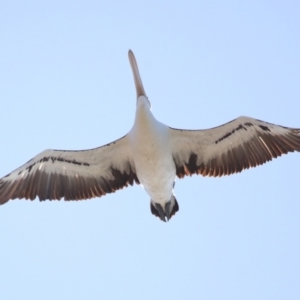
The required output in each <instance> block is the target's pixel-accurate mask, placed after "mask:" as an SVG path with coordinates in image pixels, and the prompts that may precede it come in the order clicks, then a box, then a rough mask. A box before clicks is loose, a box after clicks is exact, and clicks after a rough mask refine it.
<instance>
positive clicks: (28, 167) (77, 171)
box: [0, 136, 139, 204]
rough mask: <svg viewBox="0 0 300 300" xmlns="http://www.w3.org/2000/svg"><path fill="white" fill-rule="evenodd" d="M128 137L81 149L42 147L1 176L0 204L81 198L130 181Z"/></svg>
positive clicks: (132, 174) (132, 170)
mask: <svg viewBox="0 0 300 300" xmlns="http://www.w3.org/2000/svg"><path fill="white" fill-rule="evenodd" d="M134 182H136V183H139V181H138V178H137V176H136V173H135V167H134V164H133V161H132V157H131V152H130V150H129V147H128V138H127V136H124V137H123V138H121V139H119V140H117V141H114V142H112V143H110V144H107V145H105V146H102V147H99V148H95V149H90V150H83V151H63V150H45V151H43V152H42V153H40V154H38V155H37V156H36V157H34V158H33V159H31V160H30V161H28V162H27V163H26V164H24V165H23V166H21V167H20V168H18V169H16V170H15V171H13V172H11V173H10V174H8V175H6V176H5V177H3V178H1V179H0V204H4V203H6V202H7V201H8V200H10V199H16V198H20V199H21V198H25V199H31V200H33V199H35V198H36V197H37V196H38V197H39V199H40V200H46V199H49V200H55V199H56V200H60V199H61V198H64V199H65V200H83V199H89V198H94V197H101V196H103V195H105V194H106V193H113V192H115V191H116V190H118V189H121V188H123V187H125V186H128V185H133V183H134Z"/></svg>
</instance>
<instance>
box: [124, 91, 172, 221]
mask: <svg viewBox="0 0 300 300" xmlns="http://www.w3.org/2000/svg"><path fill="white" fill-rule="evenodd" d="M128 138H129V140H130V145H131V151H132V154H133V157H134V164H135V169H136V173H137V174H138V178H139V181H140V183H141V184H142V185H143V186H144V188H145V190H146V192H147V193H148V194H149V195H150V197H151V203H152V204H153V205H155V204H159V205H160V206H158V207H162V208H164V207H165V204H166V203H167V202H169V201H170V199H171V197H172V194H173V192H172V191H173V185H174V181H175V176H176V167H175V163H174V160H173V157H172V147H171V143H170V136H169V128H168V127H167V126H166V125H164V124H162V123H160V122H158V121H157V120H156V119H155V118H154V116H153V115H152V113H151V111H150V103H149V101H148V99H147V98H146V97H145V96H139V98H138V100H137V109H136V116H135V121H134V125H133V127H132V129H131V131H130V132H129V133H128ZM169 218H170V216H169Z"/></svg>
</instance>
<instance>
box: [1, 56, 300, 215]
mask: <svg viewBox="0 0 300 300" xmlns="http://www.w3.org/2000/svg"><path fill="white" fill-rule="evenodd" d="M129 60H130V64H131V68H132V71H133V76H134V81H135V87H136V92H137V103H136V115H135V120H134V124H133V127H132V129H131V130H130V131H129V132H128V134H127V135H125V136H124V137H122V138H120V139H119V140H116V141H114V142H112V143H110V144H107V145H104V146H102V147H99V148H95V149H90V150H82V151H67V150H45V151H43V152H42V153H40V154H38V155H37V156H35V157H34V158H33V159H31V160H29V161H28V162H27V163H26V164H24V165H23V166H21V167H19V168H18V169H16V170H14V171H13V172H11V173H9V174H8V175H6V176H4V177H3V178H1V179H0V204H4V203H6V202H7V201H9V200H10V199H16V198H19V199H21V198H25V199H31V200H33V199H35V198H36V197H39V199H40V200H41V201H42V200H46V199H49V200H55V199H56V200H60V199H62V198H64V199H65V200H83V199H89V198H94V197H101V196H103V195H105V194H106V193H112V192H115V191H116V190H118V189H121V188H123V187H126V186H128V185H133V183H134V182H135V183H141V184H142V185H143V186H144V188H145V190H146V192H147V193H148V194H149V196H150V199H151V200H150V208H151V212H152V214H154V215H155V216H157V217H159V218H160V219H161V220H162V221H166V220H169V219H170V218H171V217H172V216H173V215H174V214H175V213H176V212H177V211H178V210H179V206H178V203H177V200H176V198H175V197H174V194H173V188H174V182H175V178H176V177H178V178H182V177H184V176H186V175H192V174H201V175H203V176H223V175H230V174H233V173H238V172H241V171H243V170H245V169H248V168H250V167H255V166H258V165H261V164H263V163H265V162H267V161H270V160H271V159H272V158H276V157H278V156H280V155H282V154H286V153H288V152H293V151H300V129H298V128H288V127H283V126H279V125H274V124H271V123H267V122H263V121H260V120H256V119H253V118H249V117H239V118H237V119H235V120H233V121H231V122H228V123H226V124H224V125H222V126H219V127H215V128H211V129H207V130H183V129H174V128H170V127H168V126H166V125H164V124H162V123H160V122H158V121H157V120H156V119H155V118H154V116H153V114H152V113H151V105H150V102H149V100H148V98H147V96H146V93H145V91H144V87H143V84H142V81H141V78H140V74H139V71H138V67H137V63H136V60H135V57H134V55H133V53H132V51H129Z"/></svg>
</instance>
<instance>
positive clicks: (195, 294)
mask: <svg viewBox="0 0 300 300" xmlns="http://www.w3.org/2000/svg"><path fill="white" fill-rule="evenodd" d="M0 41H1V47H0V70H1V72H0V99H1V106H0V113H1V118H0V126H1V147H0V157H1V159H0V177H2V176H4V175H6V174H7V173H9V172H10V171H12V170H13V169H15V168H17V167H19V166H20V165H21V164H23V163H25V162H26V161H28V160H29V159H30V158H32V157H33V156H35V155H36V154H38V153H39V152H41V151H42V150H44V149H47V148H54V149H87V148H92V147H97V146H100V145H103V144H105V143H108V142H110V141H113V140H115V139H117V138H119V137H121V136H123V135H124V134H126V133H127V132H128V131H129V129H130V128H131V126H132V124H133V118H134V113H135V101H136V99H135V97H136V94H135V89H134V83H133V79H132V74H131V69H130V65H129V62H128V58H127V52H128V49H132V50H133V51H134V53H135V55H136V58H137V61H138V64H139V67H140V71H141V75H142V79H143V83H144V87H145V90H146V93H147V95H148V96H149V98H150V101H151V102H152V108H153V109H152V111H153V113H154V115H155V116H156V118H157V119H158V120H160V121H162V122H164V123H166V124H168V125H170V126H172V127H176V128H191V129H200V128H209V127H213V126H217V125H220V124H223V123H225V122H228V121H230V120H232V119H234V118H236V117H238V116H240V115H246V116H251V117H255V118H258V119H262V120H265V121H269V122H272V123H276V124H281V125H285V126H290V127H300V117H299V109H300V101H299V97H300V84H299V83H300V55H299V53H300V2H299V1H248V2H246V1H226V2H225V1H186V0H185V1H168V2H167V1H165V2H163V1H147V2H146V1H26V2H25V1H2V2H1V3H0ZM299 168H300V155H299V153H297V154H289V155H288V156H284V157H281V158H280V159H276V160H274V161H273V162H271V163H268V164H266V165H264V166H262V167H259V168H255V169H251V170H248V171H245V172H243V173H241V174H239V175H233V176H230V177H224V178H218V179H215V178H206V177H200V176H198V177H197V176H194V177H192V178H186V179H184V180H178V181H177V183H176V190H175V194H176V197H177V199H178V201H179V206H180V211H179V213H178V214H176V216H175V217H174V218H172V220H171V221H170V222H169V223H163V222H161V221H159V219H158V218H155V217H153V216H152V214H151V213H150V205H149V197H148V195H147V194H146V193H145V191H143V189H142V188H141V187H140V186H134V187H130V188H128V189H124V190H121V191H118V192H117V193H115V194H111V195H107V196H105V197H103V198H101V199H94V200H90V201H81V202H68V203H65V202H62V201H61V202H58V201H56V202H50V201H47V202H44V203H40V202H39V201H34V202H30V201H25V200H22V201H19V200H15V201H11V202H9V203H8V204H6V205H4V206H1V207H0V226H1V227H0V228H1V229H0V245H1V249H0V299H44V300H48V299H208V300H210V299H230V300H233V299H237V300H240V299H243V300H246V299H264V300H266V299H272V300H273V299H289V300H292V299H300V285H299V281H300V258H299V253H300V219H299V215H300V199H299V186H300V184H299V179H300V178H299V177H300V176H299Z"/></svg>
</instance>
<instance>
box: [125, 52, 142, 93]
mask: <svg viewBox="0 0 300 300" xmlns="http://www.w3.org/2000/svg"><path fill="white" fill-rule="evenodd" d="M128 57H129V61H130V65H131V69H132V72H133V78H134V83H135V88H136V95H137V98H138V97H140V96H146V93H145V90H144V87H143V83H142V79H141V76H140V73H139V68H138V65H137V62H136V59H135V57H134V54H133V52H132V51H131V50H129V51H128Z"/></svg>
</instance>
